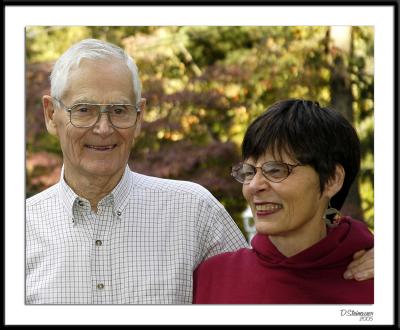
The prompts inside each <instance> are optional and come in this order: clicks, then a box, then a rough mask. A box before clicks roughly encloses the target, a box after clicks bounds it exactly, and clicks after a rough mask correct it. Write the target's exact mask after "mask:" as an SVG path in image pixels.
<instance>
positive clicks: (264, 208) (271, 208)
mask: <svg viewBox="0 0 400 330" xmlns="http://www.w3.org/2000/svg"><path fill="white" fill-rule="evenodd" d="M281 208H282V205H281V204H260V205H256V210H257V211H276V210H279V209H281Z"/></svg>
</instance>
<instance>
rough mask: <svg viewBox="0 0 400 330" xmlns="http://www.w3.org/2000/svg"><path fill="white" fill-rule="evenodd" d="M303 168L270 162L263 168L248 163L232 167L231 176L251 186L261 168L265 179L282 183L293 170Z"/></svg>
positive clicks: (262, 166)
mask: <svg viewBox="0 0 400 330" xmlns="http://www.w3.org/2000/svg"><path fill="white" fill-rule="evenodd" d="M296 166H302V165H301V164H296V165H291V164H286V163H282V162H277V161H270V162H266V163H264V164H262V165H261V166H253V165H251V164H247V163H239V164H237V165H234V166H232V171H231V175H232V176H233V177H234V178H235V179H236V180H237V181H239V182H240V183H243V184H249V183H250V181H251V180H252V179H253V178H254V176H255V175H256V173H257V169H258V168H261V172H262V174H263V175H264V177H265V178H266V179H267V180H269V181H271V182H281V181H283V180H285V179H286V178H287V177H288V176H289V174H290V173H292V170H293V168H295V167H296Z"/></svg>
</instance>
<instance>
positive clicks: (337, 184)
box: [324, 164, 346, 199]
mask: <svg viewBox="0 0 400 330" xmlns="http://www.w3.org/2000/svg"><path fill="white" fill-rule="evenodd" d="M345 175H346V173H345V171H344V168H343V166H342V165H340V164H336V166H335V173H334V174H333V175H332V176H331V177H330V178H329V179H328V181H327V182H326V183H325V189H324V195H325V196H327V197H328V198H329V199H331V198H332V197H333V196H334V195H336V194H337V192H338V191H339V190H340V189H341V188H342V186H343V181H344V177H345Z"/></svg>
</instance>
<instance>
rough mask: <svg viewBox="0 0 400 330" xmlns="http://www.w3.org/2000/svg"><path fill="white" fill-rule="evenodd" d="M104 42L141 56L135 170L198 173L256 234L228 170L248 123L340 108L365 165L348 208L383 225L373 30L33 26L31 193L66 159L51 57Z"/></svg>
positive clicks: (186, 176) (29, 50) (29, 53)
mask: <svg viewBox="0 0 400 330" xmlns="http://www.w3.org/2000/svg"><path fill="white" fill-rule="evenodd" d="M85 38H97V39H102V40H106V41H108V42H112V43H114V44H116V45H119V46H120V47H122V48H124V49H125V50H126V51H127V52H128V53H129V54H130V55H131V56H132V57H133V58H134V59H135V61H136V63H137V65H138V68H139V74H140V77H141V80H142V85H143V97H145V98H146V99H147V110H146V113H145V121H144V123H143V125H142V132H141V136H140V137H139V139H138V140H137V142H136V145H135V146H134V148H133V150H132V153H131V158H130V161H129V165H130V167H131V169H132V170H134V171H136V172H139V173H143V174H147V175H153V176H158V177H163V178H171V179H179V180H189V181H193V182H197V183H199V184H201V185H202V186H204V187H206V188H207V189H208V190H210V191H211V193H212V194H213V195H214V196H215V197H216V198H217V199H218V200H219V201H220V202H221V203H222V204H223V205H224V206H225V208H226V209H227V210H228V212H229V213H230V214H231V215H232V217H233V218H234V220H235V222H236V223H237V224H238V226H239V228H240V229H241V230H242V231H243V233H244V234H245V235H246V237H247V238H248V239H251V237H252V235H253V233H254V227H253V223H252V218H251V212H250V211H249V209H248V208H247V205H246V202H245V200H244V198H243V197H242V193H241V185H240V184H239V183H238V182H236V181H235V180H234V179H233V178H231V176H230V166H231V165H232V164H234V163H236V162H238V161H240V144H241V141H242V138H243V135H244V132H245V130H246V128H247V126H248V125H249V123H250V122H251V121H252V120H253V119H254V118H255V117H256V116H258V115H259V114H261V113H262V112H263V111H264V110H265V109H266V108H267V107H268V106H270V105H271V104H273V103H274V102H276V101H278V100H281V99H287V98H292V97H296V98H304V99H312V100H316V101H318V102H319V103H320V104H321V105H322V106H332V107H333V108H335V109H336V110H338V111H340V112H341V113H343V114H344V115H345V116H346V118H347V119H349V120H350V121H351V122H352V123H353V125H354V126H355V128H356V130H357V132H358V134H359V137H360V139H361V148H362V162H361V171H360V173H359V176H358V178H357V180H356V182H355V184H354V185H353V187H352V189H351V191H350V194H349V196H348V198H347V200H346V203H345V205H344V206H343V208H342V210H341V213H342V214H345V215H351V216H353V217H354V218H358V219H360V220H363V221H365V222H366V223H367V224H368V226H369V228H370V229H371V230H373V227H374V192H373V176H374V167H373V166H374V160H373V150H374V144H373V141H374V139H373V134H374V117H373V115H374V112H373V110H374V75H373V74H374V58H373V55H374V30H373V27H368V26H362V27H361V26H323V27H322V26H288V27H280V26H268V27H267V26H262V27H260V26H226V27H224V26H165V27H161V26H142V27H135V26H133V27H130V26H101V27H100V26H91V27H89V26H76V27H74V26H68V27H64V26H63V27H59V26H47V27H46V26H30V27H27V28H26V197H30V196H32V195H34V194H36V193H38V192H40V191H42V190H44V189H46V188H48V187H49V186H51V185H53V184H55V183H56V182H57V181H58V180H59V176H60V169H61V165H62V155H61V150H60V147H59V144H58V141H57V139H56V138H55V137H53V136H51V135H49V134H47V131H46V127H45V123H44V117H43V111H42V105H41V97H42V95H44V94H49V93H50V84H49V74H50V72H51V70H52V66H53V64H54V61H55V60H57V58H58V57H59V56H60V55H61V54H62V53H63V52H64V51H65V50H67V49H68V48H69V47H70V46H71V45H72V44H74V43H76V42H78V41H80V40H82V39H85Z"/></svg>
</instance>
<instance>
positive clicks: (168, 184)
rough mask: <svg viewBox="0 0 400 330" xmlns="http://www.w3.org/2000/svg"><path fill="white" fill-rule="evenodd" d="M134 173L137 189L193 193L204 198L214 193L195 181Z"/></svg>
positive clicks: (179, 193)
mask: <svg viewBox="0 0 400 330" xmlns="http://www.w3.org/2000/svg"><path fill="white" fill-rule="evenodd" d="M132 174H133V176H134V177H135V183H136V184H135V188H137V189H144V190H152V191H154V192H161V193H162V192H166V193H170V194H177V195H181V194H192V195H194V196H198V197H203V198H210V197H212V194H211V193H210V192H209V191H208V190H207V189H206V188H204V187H203V186H201V185H200V184H198V183H195V182H190V181H184V180H173V179H163V178H157V177H153V176H148V175H144V174H140V173H136V172H132Z"/></svg>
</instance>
